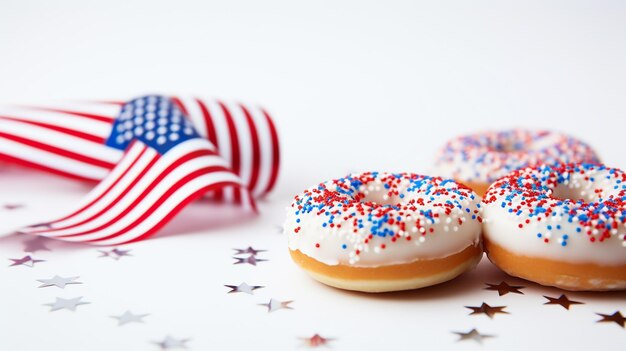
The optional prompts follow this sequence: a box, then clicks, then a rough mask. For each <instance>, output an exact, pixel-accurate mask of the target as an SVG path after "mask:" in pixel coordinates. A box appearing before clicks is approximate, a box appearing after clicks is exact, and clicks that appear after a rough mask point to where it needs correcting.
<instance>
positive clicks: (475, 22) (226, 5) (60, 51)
mask: <svg viewBox="0 0 626 351" xmlns="http://www.w3.org/2000/svg"><path fill="white" fill-rule="evenodd" d="M624 62H626V4H624V3H623V2H621V1H559V2H556V1H524V2H517V3H512V2H508V1H505V2H491V1H473V2H466V1H451V2H431V3H428V4H427V3H417V2H414V1H406V2H386V4H385V6H381V5H376V4H375V2H364V1H359V2H357V1H354V2H342V3H341V4H339V3H338V2H336V1H327V2H323V1H315V2H306V3H304V2H294V1H282V2H278V1H245V2H244V1H224V2H206V1H196V2H191V1H187V2H178V3H176V5H174V3H173V2H164V1H123V2H122V1H119V2H113V1H107V2H98V3H96V2H95V1H73V2H64V1H54V2H51V1H29V2H26V1H16V0H9V1H3V2H2V4H0V82H1V83H0V102H2V103H19V102H38V101H41V100H50V99H52V100H58V99H86V98H87V99H88V98H125V97H131V96H133V95H137V94H144V93H150V92H163V93H168V92H174V93H196V94H201V95H209V96H217V97H226V98H241V99H244V100H246V101H248V100H250V101H258V102H261V103H263V104H264V105H265V106H267V107H268V108H269V110H270V111H271V112H272V114H273V115H274V116H275V119H276V122H277V124H278V127H279V132H280V137H281V140H282V151H283V163H282V165H283V167H282V170H281V179H280V180H279V187H278V189H277V191H276V193H275V194H273V195H272V196H271V197H270V198H269V199H268V202H267V203H265V204H263V205H262V206H261V210H262V212H263V215H262V216H261V217H259V218H257V219H252V220H250V221H243V222H240V221H237V220H236V217H237V213H236V212H233V211H232V209H230V208H219V209H218V208H214V207H209V205H206V204H198V205H195V206H194V207H192V208H190V209H189V210H188V211H185V212H183V214H182V215H181V217H180V218H179V219H178V220H177V222H176V223H174V224H173V225H172V226H170V227H169V228H168V229H167V230H166V233H164V234H163V235H162V236H161V238H160V239H155V240H150V241H147V242H144V243H139V244H135V245H133V246H131V247H130V248H131V249H132V250H133V251H132V253H133V254H134V257H131V258H123V259H122V260H120V261H113V260H108V259H104V258H96V257H97V256H98V252H97V251H96V250H95V249H91V248H82V247H65V246H63V247H61V246H60V244H57V245H55V246H53V247H52V248H53V249H54V251H53V252H40V253H38V254H36V255H34V256H35V257H37V258H42V259H45V260H47V262H44V263H41V264H40V265H38V266H37V267H35V268H33V269H30V268H25V267H13V268H8V267H6V265H5V266H4V267H2V266H0V279H2V293H1V294H0V297H1V298H0V311H1V313H0V349H3V350H4V349H7V350H41V349H43V348H48V349H53V350H83V349H89V350H125V349H132V350H144V349H145V350H151V349H156V346H155V345H151V344H150V343H149V342H150V341H159V340H162V338H164V337H165V335H166V334H172V335H173V336H176V337H191V338H192V339H193V340H192V341H191V342H190V343H189V345H190V347H191V348H192V349H193V350H203V349H211V348H213V349H225V348H227V347H228V348H230V349H246V348H247V349H251V348H256V349H268V348H269V347H270V346H271V347H273V348H274V349H292V348H295V347H297V346H298V345H299V340H298V339H297V337H306V336H310V335H312V334H313V333H316V332H319V333H320V334H322V335H323V336H327V337H335V338H337V340H336V341H334V342H333V343H332V344H331V346H332V347H333V348H334V349H342V350H343V349H346V350H354V349H359V348H360V349H374V348H377V347H378V348H382V347H384V346H386V345H389V343H393V344H394V345H395V348H396V349H398V350H404V349H407V350H408V349H415V348H428V349H435V348H440V349H444V348H449V347H453V346H456V347H458V348H463V349H477V348H478V345H477V344H476V345H475V344H474V343H473V342H471V341H466V342H462V343H458V344H457V343H455V339H456V336H455V335H454V334H452V333H451V331H452V330H455V331H468V330H469V329H470V328H472V327H477V328H478V329H479V331H481V332H483V333H487V334H495V335H498V337H497V338H494V339H489V340H486V341H485V345H484V348H485V349H494V350H496V349H497V350H499V349H504V348H507V349H530V348H535V349H548V348H555V349H556V348H557V347H559V346H560V345H562V344H563V343H567V344H569V345H570V347H571V348H572V349H574V348H591V347H594V348H595V347H611V348H615V347H617V346H618V345H623V344H624V343H626V333H625V332H624V330H623V329H621V328H619V327H618V326H617V325H615V324H608V323H607V324H604V323H602V324H595V323H594V322H595V321H596V320H598V319H599V317H598V316H596V315H595V314H594V313H595V312H600V313H613V312H614V311H615V310H618V309H621V310H622V312H624V310H625V309H626V304H625V302H624V294H623V293H619V294H576V293H573V294H569V296H570V298H573V299H576V300H582V301H584V302H587V304H586V305H581V306H573V307H572V309H571V310H570V311H566V310H564V309H562V308H561V307H560V306H543V305H542V303H543V302H544V301H545V299H544V298H543V297H541V295H542V294H551V296H558V294H560V292H558V291H556V290H551V289H543V288H539V287H537V286H535V285H532V284H530V283H523V284H522V285H526V286H529V288H527V289H525V290H524V292H525V293H526V295H523V296H522V295H512V294H509V295H506V296H503V297H498V296H497V294H496V293H495V292H493V291H485V290H482V288H483V287H484V284H483V283H484V282H485V281H488V282H492V283H498V282H499V281H500V280H501V279H503V278H504V276H503V275H501V274H500V273H498V272H497V271H496V270H494V269H493V268H492V267H491V266H490V265H489V264H488V263H487V262H486V261H483V264H481V266H480V269H479V270H478V271H477V272H475V273H472V274H470V275H466V276H464V277H463V278H461V279H459V280H457V281H455V282H453V283H450V284H446V285H443V286H441V287H436V288H432V289H426V290H422V291H418V292H412V293H403V294H395V295H385V296H370V295H360V294H352V293H345V292H340V291H336V290H333V289H330V288H326V287H324V286H322V285H320V284H317V283H315V282H313V281H311V280H310V279H309V278H307V277H306V276H305V275H304V274H303V273H302V272H300V271H299V270H298V269H297V268H296V267H295V266H294V265H293V264H292V263H291V262H290V260H289V258H288V255H287V252H286V246H285V243H284V241H283V238H282V237H281V236H280V235H279V234H278V233H277V230H276V228H275V225H277V224H279V223H282V221H283V210H282V209H283V207H284V206H285V205H286V204H287V203H288V202H289V199H290V197H291V196H292V195H293V194H295V193H297V192H299V191H301V190H303V189H304V188H306V187H307V186H309V185H311V183H313V182H317V181H321V180H325V179H328V178H333V177H336V176H339V175H343V174H344V173H346V172H347V171H358V170H393V171H395V170H410V171H416V172H425V171H426V170H427V169H428V168H429V167H430V165H431V162H432V161H433V158H434V154H435V151H436V148H438V147H439V146H440V145H441V144H443V142H444V141H445V140H446V139H447V138H449V137H451V136H453V135H456V134H459V133H463V132H467V131H474V130H478V129H484V128H501V127H511V126H529V127H545V128H555V129H559V130H561V131H564V132H567V133H571V134H573V135H575V136H578V137H581V138H582V139H583V140H585V141H587V142H589V143H590V144H591V145H593V146H595V147H596V149H597V151H598V152H599V154H600V155H601V156H602V157H603V159H604V160H605V161H606V163H607V164H608V165H611V166H616V167H621V168H625V167H626V158H625V156H624V153H623V147H622V146H621V143H622V141H623V133H624V129H625V127H626V118H624V116H625V115H626V100H625V99H624V96H625V93H626V65H625V64H624ZM0 177H2V178H1V181H0V205H1V204H2V203H5V202H10V203H13V202H16V203H21V202H24V203H26V205H27V206H28V207H27V208H24V209H22V210H19V211H18V210H15V211H13V212H10V213H7V212H4V211H3V212H0V228H1V229H7V228H12V227H13V226H14V225H17V224H19V223H20V221H25V222H29V221H30V220H39V218H40V216H42V217H45V216H48V215H52V212H54V211H61V208H62V207H64V206H68V205H71V202H72V201H74V200H75V199H77V198H79V197H80V196H81V194H82V193H83V192H85V191H86V190H87V189H86V188H85V187H83V186H81V185H77V184H74V183H69V182H66V181H62V180H58V179H54V178H48V177H44V176H39V175H34V174H32V173H28V176H26V175H24V174H22V173H19V172H18V173H16V171H8V173H7V171H5V172H3V173H0ZM175 232H176V233H179V234H173V233H175ZM168 233H169V235H165V234H168ZM180 233H182V234H180ZM248 245H253V246H255V247H256V246H258V247H260V248H265V249H269V252H267V253H266V254H265V255H262V256H261V257H263V258H268V259H270V261H269V262H262V263H260V264H259V266H257V267H252V266H245V265H237V266H234V265H232V264H231V263H232V262H233V261H234V260H232V259H231V254H232V251H231V249H232V248H234V247H246V246H248ZM21 249H22V247H21V245H20V244H19V242H18V241H16V240H15V239H4V240H2V242H1V243H0V258H2V259H8V258H19V257H21V256H22V255H23V252H21ZM4 262H5V263H10V262H9V261H8V260H5V261H4ZM54 274H59V275H63V276H72V275H80V276H81V279H82V281H84V284H82V285H75V286H68V287H67V288H66V289H65V290H58V289H56V288H46V289H37V288H36V287H37V286H38V283H37V282H36V281H35V280H36V279H42V278H50V277H51V276H52V275H54ZM243 281H245V282H247V283H249V284H259V285H265V286H266V288H265V289H261V290H257V295H256V296H249V295H240V294H235V295H227V294H226V291H227V290H228V289H226V288H224V287H223V286H222V285H223V284H239V283H240V282H243ZM507 281H509V282H510V283H512V282H517V281H515V280H513V279H508V278H507ZM55 289H56V290H55ZM57 296H59V297H65V298H71V297H75V296H85V300H86V301H89V302H92V304H90V305H84V306H80V307H78V311H77V312H75V313H71V312H68V311H57V312H53V313H50V312H48V311H47V307H45V306H42V304H45V303H49V302H53V301H54V298H55V297H57ZM270 297H274V298H278V299H283V300H288V299H293V300H295V302H294V303H293V307H294V308H295V310H293V311H285V310H282V311H277V312H274V313H272V314H268V313H267V312H266V311H264V310H263V308H262V307H260V306H256V304H257V303H265V302H267V301H268V300H269V298H270ZM483 301H485V302H487V303H489V304H491V305H492V306H493V305H507V306H509V307H508V308H507V310H508V311H509V312H511V315H497V316H496V317H495V319H494V320H489V319H488V318H486V317H484V316H467V314H468V312H469V310H467V309H465V308H464V307H463V306H466V305H470V306H478V305H480V303H481V302H483ZM127 309H130V310H132V311H133V312H135V313H150V314H151V315H150V316H149V317H147V318H146V323H145V324H144V325H138V324H136V325H127V326H123V327H119V328H118V327H117V326H116V325H115V320H114V319H112V318H109V317H108V316H111V315H119V314H122V313H123V312H124V311H125V310H127Z"/></svg>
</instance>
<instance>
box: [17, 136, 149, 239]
mask: <svg viewBox="0 0 626 351" xmlns="http://www.w3.org/2000/svg"><path fill="white" fill-rule="evenodd" d="M145 148H147V147H146V146H145V145H144V144H142V143H133V145H132V147H131V148H130V149H129V150H128V151H127V153H126V154H125V155H124V158H122V160H121V161H120V163H119V164H118V165H117V166H115V168H114V169H113V170H112V171H111V172H110V173H109V174H108V175H107V177H106V178H104V179H103V180H102V181H101V182H100V183H98V185H97V186H96V187H95V188H93V189H92V190H91V191H90V192H89V193H88V194H87V195H86V196H85V197H84V198H83V199H82V200H81V202H80V203H79V204H78V205H77V206H76V207H75V208H74V210H72V211H69V212H68V213H75V212H78V211H80V210H82V209H83V208H84V207H85V206H87V205H88V204H90V203H91V202H93V201H94V200H95V199H96V198H98V197H99V196H100V195H101V194H102V193H103V192H104V191H105V190H107V189H108V188H109V187H110V186H111V185H112V184H113V182H115V180H117V179H118V178H119V177H120V176H121V175H122V173H124V172H125V171H126V170H127V169H128V168H129V167H130V165H131V164H132V163H133V162H134V161H135V160H136V159H137V157H138V156H139V155H140V154H141V152H142V151H143V150H144V149H145ZM94 205H95V204H94ZM70 219H71V218H67V219H66V220H65V221H68V220H70ZM65 221H64V222H65ZM64 222H57V223H55V226H57V227H61V226H62V225H61V224H60V223H64ZM22 231H23V232H25V233H33V232H38V231H42V228H40V227H34V228H25V229H24V230H22Z"/></svg>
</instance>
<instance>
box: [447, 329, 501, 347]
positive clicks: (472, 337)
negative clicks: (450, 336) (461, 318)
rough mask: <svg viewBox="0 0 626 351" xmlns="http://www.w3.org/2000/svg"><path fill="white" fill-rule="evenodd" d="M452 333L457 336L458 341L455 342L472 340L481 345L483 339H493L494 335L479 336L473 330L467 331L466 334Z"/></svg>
mask: <svg viewBox="0 0 626 351" xmlns="http://www.w3.org/2000/svg"><path fill="white" fill-rule="evenodd" d="M453 333H454V334H456V335H458V336H459V340H457V341H463V340H474V341H476V342H477V343H479V344H482V343H483V339H487V338H493V337H494V335H487V334H481V333H479V332H478V330H476V329H475V328H474V329H472V330H470V331H468V332H467V333H462V332H453Z"/></svg>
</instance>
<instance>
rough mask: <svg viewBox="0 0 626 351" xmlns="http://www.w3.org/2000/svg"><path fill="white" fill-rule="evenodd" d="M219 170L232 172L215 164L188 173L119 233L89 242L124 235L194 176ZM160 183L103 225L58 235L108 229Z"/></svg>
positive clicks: (155, 182) (151, 185)
mask: <svg viewBox="0 0 626 351" xmlns="http://www.w3.org/2000/svg"><path fill="white" fill-rule="evenodd" d="M219 171H222V172H230V171H229V170H228V169H227V168H224V167H222V166H215V167H205V168H203V169H200V170H197V171H195V172H192V173H189V174H187V175H186V176H184V177H183V178H181V179H180V180H179V181H178V182H176V183H175V184H174V185H172V186H171V187H168V189H167V191H166V192H165V193H164V194H163V195H161V197H160V198H159V199H158V200H157V201H156V202H155V203H154V204H152V206H150V208H148V209H146V210H145V211H142V212H141V216H139V218H138V219H136V220H135V221H133V222H132V223H131V224H130V225H129V226H128V227H126V228H124V229H122V230H120V231H119V232H117V233H114V234H111V235H109V236H106V237H104V238H99V239H93V240H87V242H94V241H101V240H107V239H111V238H114V237H117V236H119V235H122V234H124V233H126V232H128V231H129V230H132V229H133V228H135V227H136V226H138V225H140V224H141V223H142V222H143V221H145V220H146V218H147V217H148V216H149V215H151V214H152V213H153V212H154V211H156V210H157V209H158V207H160V206H161V205H162V204H163V202H165V201H166V200H167V199H168V198H169V197H170V196H171V195H172V194H173V193H174V192H175V191H176V190H178V189H179V188H180V187H182V186H183V185H185V184H186V183H188V182H190V181H191V180H193V179H194V178H197V177H199V176H202V175H205V174H209V173H213V172H219ZM159 183H160V179H159V180H155V181H154V182H153V183H152V184H150V187H149V189H146V190H145V191H144V192H143V193H142V194H141V196H139V197H138V198H137V199H135V200H134V201H133V203H132V204H131V205H130V206H128V207H126V208H125V209H124V211H122V213H120V214H118V215H117V216H116V217H115V218H113V219H112V220H110V221H109V222H107V223H105V224H103V225H101V226H99V227H97V228H94V229H90V230H88V231H85V232H80V233H74V234H66V235H60V236H57V238H67V237H75V236H81V235H86V234H91V233H94V232H97V231H100V230H103V229H106V228H107V227H109V226H111V225H112V224H113V223H115V222H117V221H119V220H120V219H122V218H124V217H125V216H126V215H127V214H128V213H130V212H131V211H132V210H133V209H134V208H135V207H137V205H138V204H139V203H140V202H141V201H142V200H143V199H144V198H145V197H146V196H147V195H148V194H149V193H150V190H152V189H153V188H154V187H156V186H157V185H158V184H159Z"/></svg>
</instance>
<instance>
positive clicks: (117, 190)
mask: <svg viewBox="0 0 626 351" xmlns="http://www.w3.org/2000/svg"><path fill="white" fill-rule="evenodd" d="M156 153H157V152H156V151H155V150H154V149H151V148H148V149H147V150H146V152H145V153H144V154H143V155H142V156H141V157H140V158H139V159H138V160H137V162H136V163H135V164H134V165H133V167H131V168H130V170H129V171H128V173H126V175H125V176H124V177H123V178H121V179H120V181H119V182H118V183H117V184H115V186H114V187H113V188H112V189H111V191H109V192H108V193H106V195H104V196H103V197H102V198H101V199H100V200H98V201H97V202H95V203H94V204H93V205H91V206H89V207H88V208H87V209H85V210H84V211H83V212H81V213H78V214H77V215H75V216H72V217H70V218H67V219H65V220H63V221H60V222H57V223H54V226H53V227H52V228H53V229H54V228H63V227H68V226H72V225H76V224H77V223H80V222H82V221H85V220H87V219H89V218H91V217H93V216H94V215H95V214H97V213H98V212H100V211H102V210H103V209H105V208H106V207H107V206H109V205H110V204H111V203H113V201H115V199H116V198H117V197H118V196H119V195H120V194H121V193H122V192H123V191H124V190H126V189H128V188H129V186H130V184H131V183H132V182H133V181H134V180H136V179H137V178H138V177H139V174H140V173H141V171H143V170H144V169H145V168H146V166H147V165H148V163H149V162H150V161H151V160H152V159H153V158H154V156H155V155H156ZM120 168H121V167H120ZM118 176H119V175H118ZM115 178H117V177H113V175H112V176H111V177H107V178H106V179H105V180H106V181H108V180H109V179H111V180H113V181H114V180H115ZM102 190H106V189H102ZM92 194H93V196H92ZM100 195H101V192H100V193H96V192H95V191H92V192H90V193H89V194H88V196H89V197H92V198H97V197H98V196H100ZM112 210H113V208H111V209H109V211H107V214H112V213H111V212H112ZM117 214H119V213H116V214H115V215H117ZM113 217H114V216H111V218H113ZM109 219H110V218H109ZM94 222H95V221H89V222H87V223H85V224H83V225H82V227H75V228H72V229H68V230H66V232H68V231H71V232H77V231H84V230H87V229H85V228H86V227H89V226H90V225H92V224H93V223H94ZM104 223H106V222H104ZM101 224H103V223H101ZM79 228H83V230H80V229H79ZM92 228H93V227H92ZM59 232H60V231H59Z"/></svg>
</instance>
